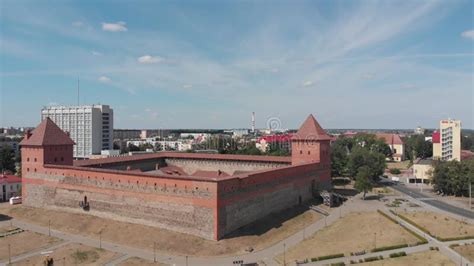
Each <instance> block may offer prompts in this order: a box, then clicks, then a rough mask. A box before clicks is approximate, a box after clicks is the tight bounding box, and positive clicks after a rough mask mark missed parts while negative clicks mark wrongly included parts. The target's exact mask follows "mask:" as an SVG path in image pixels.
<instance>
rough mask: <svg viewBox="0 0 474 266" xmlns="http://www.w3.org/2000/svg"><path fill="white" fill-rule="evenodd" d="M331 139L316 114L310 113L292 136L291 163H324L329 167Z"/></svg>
mask: <svg viewBox="0 0 474 266" xmlns="http://www.w3.org/2000/svg"><path fill="white" fill-rule="evenodd" d="M330 139H331V138H330V137H329V135H328V134H327V133H326V131H324V129H323V128H322V127H321V126H320V125H319V123H318V121H316V119H315V118H314V116H313V115H309V116H308V118H306V120H305V121H304V123H303V125H301V127H300V129H299V130H298V132H297V133H296V134H295V135H294V136H293V137H292V138H291V164H292V165H298V164H305V163H322V164H323V165H325V166H327V167H329V165H330V163H331V157H330V146H329V144H330Z"/></svg>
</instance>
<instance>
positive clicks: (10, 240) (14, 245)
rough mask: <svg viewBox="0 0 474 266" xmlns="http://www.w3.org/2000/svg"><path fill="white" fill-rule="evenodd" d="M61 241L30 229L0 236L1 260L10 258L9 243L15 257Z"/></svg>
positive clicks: (12, 255) (11, 252)
mask: <svg viewBox="0 0 474 266" xmlns="http://www.w3.org/2000/svg"><path fill="white" fill-rule="evenodd" d="M60 241H61V240H60V239H58V238H54V237H49V236H47V235H42V234H38V233H34V232H29V231H24V232H21V233H18V234H14V235H10V236H7V237H2V238H0V260H7V259H8V245H10V255H11V257H14V256H18V255H20V254H23V253H25V252H28V251H33V250H37V249H39V248H44V247H47V246H50V245H53V244H57V243H59V242H60Z"/></svg>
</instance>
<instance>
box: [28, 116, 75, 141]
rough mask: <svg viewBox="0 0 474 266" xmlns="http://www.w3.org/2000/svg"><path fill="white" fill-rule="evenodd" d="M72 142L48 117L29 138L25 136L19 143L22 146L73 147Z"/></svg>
mask: <svg viewBox="0 0 474 266" xmlns="http://www.w3.org/2000/svg"><path fill="white" fill-rule="evenodd" d="M74 144H76V143H74V141H73V140H72V139H71V138H70V137H69V136H68V135H67V134H66V133H65V132H64V131H62V130H61V129H60V128H59V127H58V126H57V125H56V124H55V123H54V122H53V121H52V120H51V119H50V118H49V117H47V118H46V119H44V120H43V121H41V123H40V124H39V125H38V126H37V127H36V128H35V129H34V130H33V132H31V136H29V137H28V134H27V135H25V137H24V138H23V140H22V141H21V142H20V145H22V146H56V145H74Z"/></svg>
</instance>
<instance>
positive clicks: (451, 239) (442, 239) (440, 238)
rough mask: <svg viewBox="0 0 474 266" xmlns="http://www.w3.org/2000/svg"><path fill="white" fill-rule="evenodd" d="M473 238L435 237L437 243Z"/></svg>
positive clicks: (471, 237)
mask: <svg viewBox="0 0 474 266" xmlns="http://www.w3.org/2000/svg"><path fill="white" fill-rule="evenodd" d="M473 238H474V236H457V237H446V238H442V237H436V239H438V240H439V241H455V240H466V239H473Z"/></svg>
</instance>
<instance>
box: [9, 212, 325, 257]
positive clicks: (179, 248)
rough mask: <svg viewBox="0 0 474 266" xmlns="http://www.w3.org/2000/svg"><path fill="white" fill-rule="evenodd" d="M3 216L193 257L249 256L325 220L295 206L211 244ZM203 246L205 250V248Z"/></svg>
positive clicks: (81, 219)
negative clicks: (249, 248)
mask: <svg viewBox="0 0 474 266" xmlns="http://www.w3.org/2000/svg"><path fill="white" fill-rule="evenodd" d="M0 213H1V214H5V215H8V216H11V217H14V218H15V219H19V220H22V221H25V222H30V223H33V224H38V225H42V226H48V221H49V220H51V228H53V229H56V230H60V231H65V232H68V233H72V234H78V235H86V236H89V237H93V238H97V239H98V238H99V232H102V240H104V241H109V242H113V243H118V244H122V245H128V246H133V247H137V248H145V249H148V250H153V242H154V241H156V242H157V243H158V246H157V250H158V251H162V252H166V253H170V254H176V255H193V256H218V255H231V254H242V253H247V252H246V251H245V250H246V249H247V248H248V247H252V248H253V249H254V250H255V251H256V250H260V249H263V248H265V247H267V246H269V245H271V244H274V243H276V242H278V241H280V240H282V239H284V238H286V237H288V236H290V235H292V234H294V233H295V232H298V231H299V230H301V229H303V226H308V225H309V224H311V223H313V222H315V221H317V220H319V219H321V218H322V216H321V215H320V214H318V213H315V212H314V211H311V210H308V207H307V206H306V207H305V206H302V207H296V208H293V209H291V210H287V211H284V212H281V213H279V214H273V215H270V216H268V217H267V218H265V219H264V220H261V221H258V222H256V223H255V224H254V225H249V226H246V227H244V228H242V229H240V230H239V231H238V232H236V233H234V234H233V235H230V236H228V237H227V238H226V239H223V240H220V241H212V240H206V239H203V238H200V237H196V236H192V235H187V234H182V233H176V232H172V231H168V230H164V229H160V228H157V227H150V226H145V225H138V224H131V223H125V222H118V221H114V220H109V219H104V218H98V217H95V216H90V215H87V214H73V213H67V212H60V211H51V210H44V209H38V208H29V207H25V206H22V205H14V206H10V205H0ZM203 246H205V247H206V248H205V249H204V248H202V247H203Z"/></svg>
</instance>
